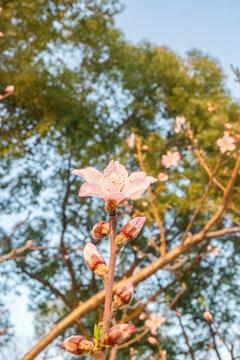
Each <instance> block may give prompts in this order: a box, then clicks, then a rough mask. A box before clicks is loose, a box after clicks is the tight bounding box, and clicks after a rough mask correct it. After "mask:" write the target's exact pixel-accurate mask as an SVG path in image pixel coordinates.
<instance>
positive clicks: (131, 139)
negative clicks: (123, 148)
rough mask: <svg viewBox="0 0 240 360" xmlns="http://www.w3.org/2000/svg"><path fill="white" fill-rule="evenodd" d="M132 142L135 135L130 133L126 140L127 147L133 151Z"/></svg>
mask: <svg viewBox="0 0 240 360" xmlns="http://www.w3.org/2000/svg"><path fill="white" fill-rule="evenodd" d="M134 140H135V134H134V132H132V133H131V135H130V136H129V138H128V146H129V147H130V148H131V149H133V147H134Z"/></svg>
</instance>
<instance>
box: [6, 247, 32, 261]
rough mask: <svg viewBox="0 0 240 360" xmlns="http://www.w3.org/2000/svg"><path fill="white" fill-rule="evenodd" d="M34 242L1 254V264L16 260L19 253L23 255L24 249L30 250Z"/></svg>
mask: <svg viewBox="0 0 240 360" xmlns="http://www.w3.org/2000/svg"><path fill="white" fill-rule="evenodd" d="M31 246H32V244H26V245H24V246H22V247H20V248H16V249H15V248H14V249H12V250H11V251H10V252H9V253H7V254H5V255H2V256H0V264H1V263H3V262H4V261H9V260H16V259H17V257H18V255H21V254H22V253H23V252H24V251H26V250H29V249H30V248H31Z"/></svg>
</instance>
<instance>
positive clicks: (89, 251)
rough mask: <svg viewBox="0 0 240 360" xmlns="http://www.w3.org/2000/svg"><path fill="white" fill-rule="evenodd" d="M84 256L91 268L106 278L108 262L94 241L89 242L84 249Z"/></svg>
mask: <svg viewBox="0 0 240 360" xmlns="http://www.w3.org/2000/svg"><path fill="white" fill-rule="evenodd" d="M83 256H84V259H85V261H86V264H87V266H88V267H89V269H90V270H91V271H92V272H93V273H94V274H96V275H97V276H99V277H101V278H102V279H105V277H106V276H107V274H108V269H107V266H106V262H105V260H104V258H103V257H102V255H101V254H100V253H99V252H98V251H97V248H96V246H95V245H93V244H92V243H87V244H86V245H85V247H84V249H83Z"/></svg>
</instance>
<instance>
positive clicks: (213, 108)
mask: <svg viewBox="0 0 240 360" xmlns="http://www.w3.org/2000/svg"><path fill="white" fill-rule="evenodd" d="M215 110H216V106H208V111H209V112H214V111H215Z"/></svg>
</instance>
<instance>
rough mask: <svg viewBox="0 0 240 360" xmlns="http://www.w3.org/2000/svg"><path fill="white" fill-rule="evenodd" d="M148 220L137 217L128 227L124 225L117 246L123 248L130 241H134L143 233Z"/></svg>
mask: <svg viewBox="0 0 240 360" xmlns="http://www.w3.org/2000/svg"><path fill="white" fill-rule="evenodd" d="M145 220H146V217H145V216H143V217H136V218H134V219H132V220H130V221H129V222H128V223H127V224H126V225H124V226H123V227H122V229H121V231H120V234H119V235H118V236H117V237H116V240H115V244H116V245H117V246H118V247H119V248H121V247H123V246H124V245H125V244H126V243H127V242H128V241H131V240H133V239H134V238H135V237H136V236H137V235H138V234H139V232H140V231H141V229H142V227H143V224H144V222H145Z"/></svg>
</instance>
